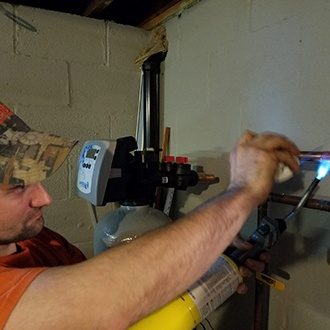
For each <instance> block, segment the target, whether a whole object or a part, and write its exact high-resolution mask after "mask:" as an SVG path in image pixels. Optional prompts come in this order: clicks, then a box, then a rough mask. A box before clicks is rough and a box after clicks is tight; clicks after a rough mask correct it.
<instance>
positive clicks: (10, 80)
mask: <svg viewBox="0 0 330 330" xmlns="http://www.w3.org/2000/svg"><path fill="white" fill-rule="evenodd" d="M0 71H1V76H0V90H1V94H2V95H5V96H6V100H7V102H16V103H20V104H27V105H28V104H34V105H58V106H60V105H67V104H68V103H69V92H68V79H67V77H68V70H67V64H66V63H57V62H54V61H49V60H45V59H41V58H31V57H26V56H19V55H17V56H13V55H9V54H5V53H0Z"/></svg>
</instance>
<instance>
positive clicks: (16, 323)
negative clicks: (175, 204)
mask: <svg viewBox="0 0 330 330" xmlns="http://www.w3.org/2000/svg"><path fill="white" fill-rule="evenodd" d="M298 153H299V150H298V148H297V147H296V146H295V145H294V144H293V143H292V142H290V141H289V140H287V139H286V138H285V137H283V136H279V135H275V134H270V133H266V134H261V135H256V134H254V133H252V132H246V133H244V134H243V135H242V137H241V138H240V140H239V141H238V143H237V145H236V148H235V150H234V151H233V152H232V154H231V179H230V184H229V187H228V189H227V190H226V191H225V192H224V193H222V194H221V195H219V196H216V197H215V198H213V199H212V200H210V201H208V202H206V203H205V204H203V205H202V206H200V207H198V208H197V209H196V210H195V211H194V212H192V213H190V214H188V215H187V216H185V217H184V218H182V219H181V220H178V221H176V222H174V223H173V224H171V225H169V226H167V227H165V228H161V229H159V230H156V231H154V232H151V233H148V234H146V235H144V236H143V237H140V238H138V239H136V240H134V241H133V242H131V243H129V244H127V245H120V246H117V247H114V248H111V249H110V250H107V251H105V252H104V253H102V254H100V255H98V256H96V257H94V258H92V259H90V260H88V261H86V262H83V263H81V264H77V265H73V266H65V267H56V268H51V269H48V270H46V271H44V272H42V273H41V274H40V275H39V276H38V277H37V278H36V279H35V280H34V281H33V282H32V284H31V285H30V286H29V287H28V289H27V290H26V292H25V293H24V294H23V296H22V298H21V299H20V301H19V303H18V304H17V306H16V307H15V309H14V311H13V313H12V315H11V316H10V318H9V321H8V323H7V326H6V329H17V328H22V329H25V328H26V329H27V328H29V329H32V328H33V329H45V328H46V329H76V328H79V329H114V330H120V329H126V328H127V327H128V326H129V325H131V324H133V323H135V322H137V321H138V320H140V319H141V318H143V317H145V316H146V315H148V314H150V313H152V312H153V311H155V310H157V309H159V308H160V307H162V306H164V305H165V304H166V303H168V302H169V301H171V300H173V299H174V298H176V297H177V296H178V295H180V294H181V293H182V292H183V291H184V290H186V289H187V287H189V286H190V285H191V284H192V283H194V282H195V281H196V280H197V279H198V278H199V277H201V276H202V275H203V274H204V273H205V272H206V271H207V270H208V269H209V268H210V266H211V265H212V264H213V263H214V262H215V260H216V259H217V258H218V256H219V255H220V254H221V253H222V252H223V251H224V250H225V249H226V248H227V246H228V245H229V244H230V243H231V242H232V240H233V239H234V237H235V236H236V235H237V233H238V232H239V230H240V229H241V227H242V226H243V224H244V223H245V221H246V219H247V217H248V216H249V214H250V213H251V211H252V210H253V209H254V208H255V207H256V206H257V205H258V204H260V203H262V202H264V201H265V200H266V199H267V197H268V194H269V192H270V189H271V186H272V184H273V179H274V175H275V172H276V169H277V166H278V163H279V162H283V163H284V164H286V165H288V166H289V167H290V168H291V169H292V170H293V171H294V172H297V171H298V170H299V167H298V164H297V162H296V160H295V159H294V156H295V155H297V154H298Z"/></svg>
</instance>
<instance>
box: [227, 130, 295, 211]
mask: <svg viewBox="0 0 330 330" xmlns="http://www.w3.org/2000/svg"><path fill="white" fill-rule="evenodd" d="M298 155H299V149H298V148H297V146H296V145H295V144H294V143H293V142H292V141H290V140H289V139H288V138H286V137H285V136H283V135H279V134H275V133H263V134H259V135H258V134H255V133H253V132H250V131H246V132H245V133H244V134H243V135H242V136H241V138H240V139H239V141H238V143H237V145H236V148H235V149H234V150H233V152H232V153H231V155H230V163H231V175H230V185H229V188H234V189H235V188H236V189H237V188H244V189H248V190H249V191H250V194H251V197H253V198H254V200H255V201H256V202H257V204H261V203H263V202H264V201H265V200H266V198H267V197H268V195H269V193H270V189H271V187H272V185H273V182H274V177H275V173H276V171H277V168H278V165H279V163H283V164H285V165H287V166H288V167H289V168H290V169H291V170H292V172H294V173H297V172H299V164H298V163H297V160H296V158H295V157H296V156H298ZM257 204H256V205H257Z"/></svg>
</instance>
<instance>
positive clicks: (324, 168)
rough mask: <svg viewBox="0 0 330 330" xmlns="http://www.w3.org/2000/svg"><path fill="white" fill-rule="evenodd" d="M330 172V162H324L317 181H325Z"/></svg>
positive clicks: (318, 171) (321, 164) (318, 170)
mask: <svg viewBox="0 0 330 330" xmlns="http://www.w3.org/2000/svg"><path fill="white" fill-rule="evenodd" d="M329 171H330V160H322V161H321V163H320V165H319V167H318V169H317V175H316V179H318V180H321V179H323V178H324V177H325V176H326V175H327V174H328V173H329Z"/></svg>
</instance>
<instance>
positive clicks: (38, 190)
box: [30, 182, 52, 207]
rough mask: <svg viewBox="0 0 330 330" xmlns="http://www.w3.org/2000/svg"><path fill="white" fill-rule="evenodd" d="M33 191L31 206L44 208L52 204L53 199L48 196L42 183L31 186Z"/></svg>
mask: <svg viewBox="0 0 330 330" xmlns="http://www.w3.org/2000/svg"><path fill="white" fill-rule="evenodd" d="M30 188H32V189H31V193H32V196H31V206H32V207H42V206H47V205H49V204H50V203H51V202H52V198H51V197H50V195H49V194H48V192H47V190H46V189H45V187H44V186H43V185H42V183H40V182H39V183H35V184H33V185H31V186H30Z"/></svg>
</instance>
